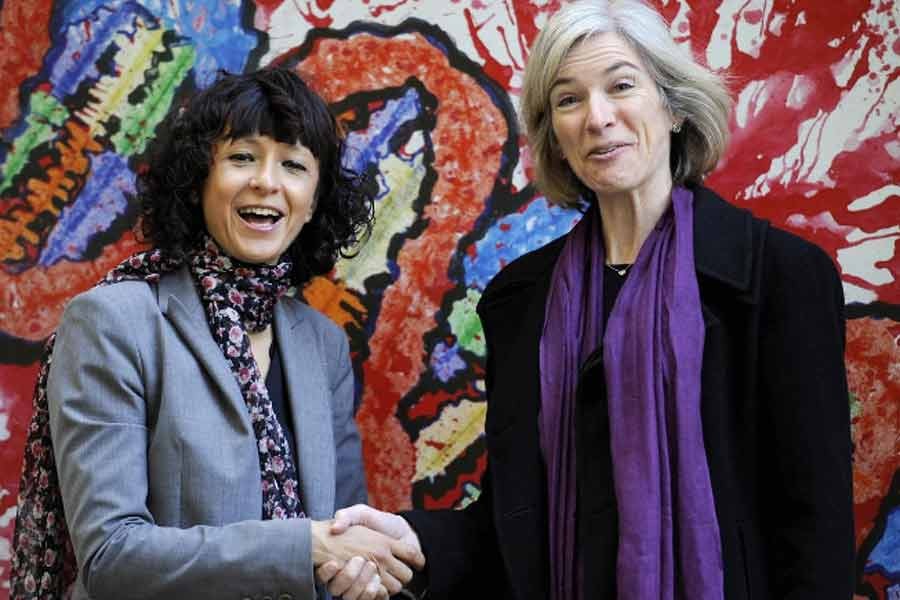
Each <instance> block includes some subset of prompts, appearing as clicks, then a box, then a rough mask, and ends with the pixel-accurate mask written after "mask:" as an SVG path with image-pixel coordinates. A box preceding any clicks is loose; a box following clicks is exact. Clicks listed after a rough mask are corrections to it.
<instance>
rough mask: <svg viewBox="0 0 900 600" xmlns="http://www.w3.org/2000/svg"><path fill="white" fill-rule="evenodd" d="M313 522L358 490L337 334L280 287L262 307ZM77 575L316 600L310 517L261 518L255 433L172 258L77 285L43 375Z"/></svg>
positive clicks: (151, 593)
mask: <svg viewBox="0 0 900 600" xmlns="http://www.w3.org/2000/svg"><path fill="white" fill-rule="evenodd" d="M273 327H274V339H275V340H276V343H277V344H278V345H279V346H278V347H279V349H280V351H281V353H282V357H283V361H284V371H285V380H286V387H287V393H288V395H289V397H290V407H291V411H292V414H293V421H294V424H295V427H296V438H297V439H296V441H297V453H298V455H299V456H298V457H297V465H298V471H299V479H300V491H301V498H302V502H303V506H304V508H305V510H306V513H307V514H308V515H309V516H310V518H312V519H328V518H330V517H331V516H332V515H333V513H334V510H335V509H336V508H340V507H343V506H347V505H350V504H353V503H356V502H364V501H365V499H366V491H365V480H364V474H363V466H362V456H361V449H360V439H359V433H358V431H357V429H356V424H355V422H354V419H353V388H354V383H353V371H352V368H351V364H350V358H349V355H348V349H347V340H346V336H345V335H344V333H343V332H342V331H341V330H340V328H338V327H337V326H336V325H334V324H333V323H332V322H331V321H329V320H328V319H327V318H326V317H324V316H323V315H321V314H319V313H318V312H317V311H315V310H314V309H312V308H310V307H308V306H306V305H304V304H303V303H301V302H299V301H296V300H293V299H283V300H281V301H280V302H279V303H278V305H277V306H276V309H275V321H274V325H273ZM48 400H49V408H50V427H51V431H52V434H53V446H54V449H55V451H56V461H57V469H58V471H59V479H60V485H61V488H62V493H63V503H64V506H65V512H66V519H67V521H68V525H69V531H70V534H71V537H72V542H73V544H74V547H75V554H76V556H77V557H78V564H79V573H78V581H77V582H76V585H75V590H74V597H75V598H78V599H85V598H90V599H95V600H99V599H101V598H114V599H116V600H123V599H127V598H166V599H169V598H173V599H177V598H192V599H204V598H209V599H220V598H235V599H244V598H264V597H271V598H273V599H283V600H288V599H290V598H293V599H297V600H302V599H312V598H315V597H316V596H317V594H316V588H315V579H314V574H313V565H312V562H311V543H310V521H309V520H308V519H293V520H285V521H278V520H270V521H263V520H261V519H260V515H261V514H262V496H261V490H260V474H259V462H258V460H259V459H258V456H257V450H256V438H255V436H254V434H253V429H252V427H251V425H250V419H249V416H248V414H247V409H246V407H245V404H244V400H243V398H242V396H241V393H240V390H239V388H238V385H237V382H236V381H235V379H234V376H233V375H232V374H231V371H230V369H229V367H228V364H227V362H226V360H225V358H224V357H223V356H222V353H221V351H220V350H219V347H218V345H217V344H216V342H215V341H214V340H213V337H212V335H211V333H210V330H209V326H208V324H207V320H206V316H205V314H204V310H203V307H202V305H201V303H200V299H199V297H198V295H197V293H196V291H195V289H194V284H193V282H192V280H191V276H190V274H189V273H188V271H187V270H186V269H182V270H180V271H177V272H175V273H172V274H169V275H166V276H164V277H163V278H162V279H161V280H160V282H159V284H158V285H156V286H151V285H148V284H146V283H144V282H121V283H117V284H113V285H108V286H104V287H98V288H94V289H92V290H90V291H88V292H85V293H83V294H80V295H79V296H77V297H75V298H74V299H73V300H72V301H71V303H70V304H69V306H68V307H67V309H66V311H65V314H64V315H63V318H62V324H61V325H60V328H59V332H58V337H57V340H56V347H55V350H54V352H53V363H52V366H51V369H50V374H49V379H48Z"/></svg>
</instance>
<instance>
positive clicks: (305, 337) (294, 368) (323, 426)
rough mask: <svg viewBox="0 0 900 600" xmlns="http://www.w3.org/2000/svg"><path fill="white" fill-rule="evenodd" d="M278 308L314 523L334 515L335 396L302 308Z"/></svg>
mask: <svg viewBox="0 0 900 600" xmlns="http://www.w3.org/2000/svg"><path fill="white" fill-rule="evenodd" d="M290 304H293V303H288V302H284V301H282V302H279V303H278V304H277V305H276V307H275V324H274V327H275V340H276V343H277V344H278V349H279V351H280V352H281V356H282V361H283V364H284V378H285V387H286V389H287V395H288V398H289V402H288V405H289V406H290V410H291V415H292V417H293V420H294V433H295V435H296V441H297V454H298V455H299V456H297V457H295V461H296V463H297V475H298V477H299V479H300V490H301V493H302V496H301V499H302V502H303V508H304V510H305V512H306V514H307V515H308V516H309V517H311V518H313V519H328V518H331V516H332V514H333V513H334V491H335V454H334V432H333V430H332V421H331V402H330V398H331V390H330V385H329V382H328V377H327V376H326V374H325V369H324V364H325V357H323V356H321V354H320V351H319V346H317V345H316V343H315V340H316V335H315V332H314V331H313V330H312V327H311V326H310V323H309V322H308V321H307V320H305V319H304V318H303V316H302V314H301V311H300V310H296V308H299V305H295V306H290Z"/></svg>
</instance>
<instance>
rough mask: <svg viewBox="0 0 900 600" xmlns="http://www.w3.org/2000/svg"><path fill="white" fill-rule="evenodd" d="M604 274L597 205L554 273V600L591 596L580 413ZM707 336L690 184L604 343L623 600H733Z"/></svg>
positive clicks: (547, 421)
mask: <svg viewBox="0 0 900 600" xmlns="http://www.w3.org/2000/svg"><path fill="white" fill-rule="evenodd" d="M603 265H604V249H603V238H602V235H601V224H600V219H599V211H598V210H597V208H596V206H592V207H591V209H590V210H589V211H588V213H587V215H585V217H584V218H583V219H582V220H581V221H580V222H579V223H578V225H576V226H575V229H574V230H573V231H572V233H571V234H570V235H569V238H568V240H567V241H566V244H565V247H564V248H563V251H562V253H561V254H560V257H559V260H558V262H557V263H556V267H555V269H554V271H553V279H552V281H551V284H550V292H549V296H548V299H547V308H546V314H545V319H544V330H543V334H542V336H541V342H540V369H541V414H540V421H539V425H540V435H541V448H542V450H543V455H544V459H545V461H546V463H547V494H548V500H549V504H548V515H549V536H550V538H549V539H550V597H551V599H552V600H563V599H569V598H588V597H591V590H581V589H580V587H581V585H580V579H581V578H580V576H579V574H578V565H579V562H580V557H579V556H578V552H577V530H576V523H575V515H576V497H577V494H576V485H575V419H574V415H575V402H576V398H575V391H576V387H577V384H578V373H579V370H580V367H581V365H582V363H583V361H584V360H585V359H586V358H587V357H588V355H589V354H590V352H591V351H592V350H594V349H595V348H596V347H597V346H598V345H599V343H600V334H601V332H602V331H603V294H602V292H603ZM703 337H704V323H703V316H702V312H701V308H700V294H699V289H698V286H697V276H696V273H695V270H694V244H693V195H692V194H691V192H690V191H688V190H686V189H684V188H681V187H679V188H675V189H674V190H673V192H672V208H671V209H670V210H668V211H666V213H665V214H664V215H663V216H662V217H661V218H660V220H659V222H658V223H657V225H656V227H655V228H654V230H653V231H652V232H651V233H650V235H649V236H648V237H647V239H646V241H645V242H644V244H643V246H642V247H641V250H640V253H639V254H638V257H637V260H636V261H635V263H634V265H633V266H632V267H631V272H630V274H629V276H628V279H627V280H626V281H625V284H624V286H623V287H622V291H621V292H620V293H619V297H618V298H617V300H616V303H615V306H614V307H613V310H612V313H611V314H610V317H609V323H608V324H607V326H606V333H605V335H604V336H603V365H604V373H605V376H606V387H607V402H608V410H609V421H610V424H609V425H610V426H609V429H610V440H609V443H610V447H611V450H612V463H613V479H614V483H615V490H616V500H617V503H618V518H619V544H618V560H617V565H616V573H617V576H616V585H617V596H618V597H619V598H623V599H625V598H628V599H629V600H630V599H632V598H641V599H642V600H644V599H646V600H657V599H659V600H676V599H678V600H680V599H685V600H686V599H690V600H721V599H722V598H723V597H724V591H723V574H722V548H721V541H720V538H719V526H718V521H717V520H716V512H715V505H714V503H713V494H712V486H711V484H710V477H709V466H708V464H707V462H706V452H705V448H704V445H703V429H702V422H701V419H700V370H701V367H702V363H703ZM584 568H585V569H590V568H591V565H584Z"/></svg>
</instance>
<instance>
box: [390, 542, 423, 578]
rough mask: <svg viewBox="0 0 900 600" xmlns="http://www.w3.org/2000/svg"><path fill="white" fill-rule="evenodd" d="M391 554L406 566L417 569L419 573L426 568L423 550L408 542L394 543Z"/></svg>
mask: <svg viewBox="0 0 900 600" xmlns="http://www.w3.org/2000/svg"><path fill="white" fill-rule="evenodd" d="M391 553H392V554H393V555H394V556H396V557H397V558H399V559H400V560H402V561H403V562H405V563H406V564H408V565H410V566H411V567H413V568H415V569H416V570H417V571H421V570H422V569H423V568H425V555H424V554H422V551H421V550H419V549H418V548H416V547H415V546H413V545H411V544H407V543H406V542H392V543H391Z"/></svg>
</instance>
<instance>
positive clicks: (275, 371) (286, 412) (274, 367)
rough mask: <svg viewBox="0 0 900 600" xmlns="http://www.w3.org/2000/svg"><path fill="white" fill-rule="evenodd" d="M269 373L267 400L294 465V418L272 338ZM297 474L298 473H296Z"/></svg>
mask: <svg viewBox="0 0 900 600" xmlns="http://www.w3.org/2000/svg"><path fill="white" fill-rule="evenodd" d="M269 360H270V362H269V373H268V375H266V388H268V390H269V400H271V401H272V410H274V411H275V418H276V419H278V424H279V425H281V430H282V431H283V432H284V435H285V437H286V438H287V441H288V445H289V446H290V447H291V457H292V458H293V459H294V466H295V467H296V466H297V441H296V439H295V438H294V420H293V419H292V418H291V407H290V406H288V396H287V394H286V393H285V385H284V369H283V368H282V366H281V352H279V351H278V343H276V342H275V341H274V340H273V341H272V345H271V346H270V347H269ZM298 475H299V473H298Z"/></svg>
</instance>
